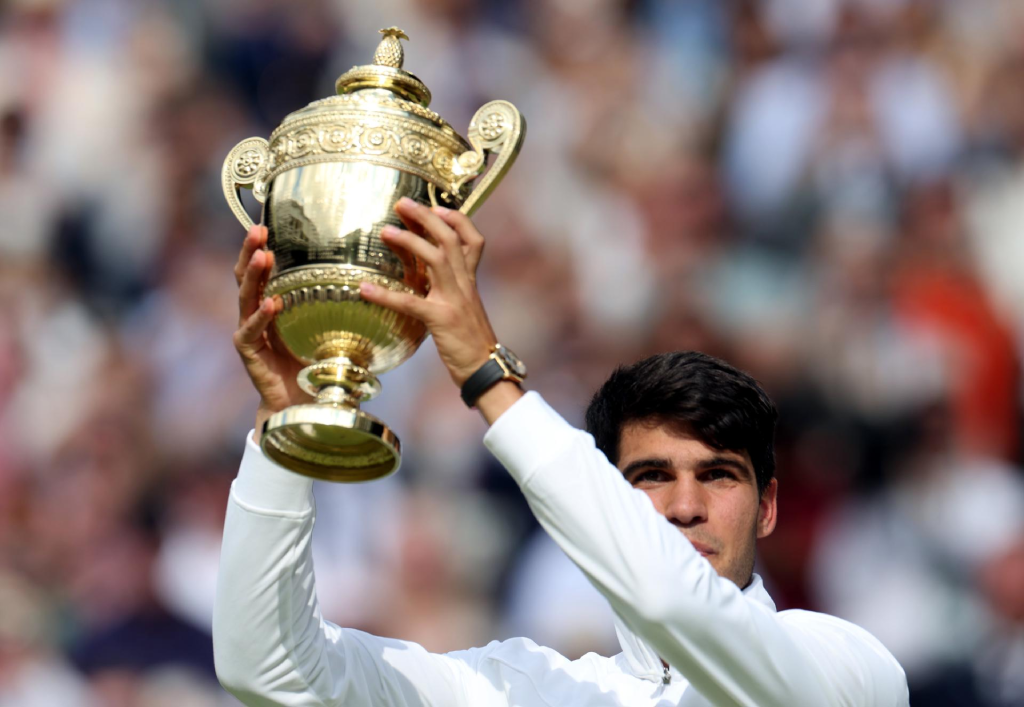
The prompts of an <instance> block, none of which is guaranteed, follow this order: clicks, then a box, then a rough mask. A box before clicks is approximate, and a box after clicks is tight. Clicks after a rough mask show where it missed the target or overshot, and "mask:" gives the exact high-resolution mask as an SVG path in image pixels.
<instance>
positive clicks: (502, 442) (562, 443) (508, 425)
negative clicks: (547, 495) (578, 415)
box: [484, 390, 579, 485]
mask: <svg viewBox="0 0 1024 707" xmlns="http://www.w3.org/2000/svg"><path fill="white" fill-rule="evenodd" d="M578 433H579V430H577V429H576V428H575V427H573V426H572V425H570V424H569V423H568V422H566V421H565V419H564V418H563V417H562V416H561V415H559V414H558V413H557V412H555V411H554V410H553V409H552V408H551V407H550V406H549V405H548V404H547V403H546V402H544V398H542V397H541V396H540V395H539V394H538V393H537V392H535V391H532V390H531V391H530V392H528V393H527V394H526V395H524V396H523V397H521V398H519V400H517V401H516V402H515V403H513V404H512V407H510V408H509V409H508V410H506V411H505V412H504V413H503V414H502V415H501V417H499V418H498V419H497V420H495V422H494V424H493V425H491V427H490V429H489V430H487V434H485V435H484V445H486V447H487V448H488V449H489V450H491V453H492V454H494V456H495V457H496V458H497V459H498V461H499V462H501V464H502V465H503V466H504V467H505V468H506V469H508V471H509V473H510V474H512V476H513V478H515V480H516V481H517V482H518V483H519V484H520V485H525V484H526V483H528V482H529V480H530V477H531V476H532V474H533V472H534V470H535V469H537V468H538V467H540V466H541V465H542V464H545V463H546V462H549V461H550V460H551V458H552V457H553V456H555V455H557V454H558V453H559V452H561V451H562V450H563V449H565V448H566V447H567V446H569V445H570V444H571V443H572V440H573V437H574V436H575V435H576V434H578Z"/></svg>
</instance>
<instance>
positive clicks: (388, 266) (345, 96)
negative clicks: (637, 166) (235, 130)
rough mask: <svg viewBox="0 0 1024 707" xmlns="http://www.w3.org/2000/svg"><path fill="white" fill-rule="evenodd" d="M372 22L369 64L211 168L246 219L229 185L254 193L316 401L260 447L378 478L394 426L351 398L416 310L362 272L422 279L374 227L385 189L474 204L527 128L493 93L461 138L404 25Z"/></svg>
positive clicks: (293, 342)
mask: <svg viewBox="0 0 1024 707" xmlns="http://www.w3.org/2000/svg"><path fill="white" fill-rule="evenodd" d="M381 34H383V35H384V38H383V39H382V41H381V43H380V45H379V46H378V48H377V52H376V53H375V55H374V61H375V63H374V64H372V65H366V66H357V67H354V68H353V69H352V70H350V71H348V72H346V73H345V74H343V75H342V76H341V77H339V78H338V81H337V90H338V94H339V95H337V96H331V97H329V98H324V99H321V100H318V101H314V102H313V103H310V104H309V105H307V106H306V107H304V108H302V109H300V110H297V111H295V112H293V113H291V114H289V115H288V116H286V117H285V119H284V121H283V122H282V123H281V125H280V126H278V127H277V128H276V129H275V130H274V131H273V132H272V133H271V135H270V140H269V142H268V141H267V140H264V139H263V138H259V137H253V138H248V139H246V140H243V141H242V142H240V143H238V145H236V146H235V147H234V148H233V149H232V150H231V152H230V153H229V154H228V156H227V158H226V159H225V161H224V166H223V169H222V183H223V190H224V196H225V198H226V199H227V201H228V205H229V206H230V207H231V210H232V212H233V213H234V214H235V217H236V218H237V219H238V220H239V222H240V223H241V224H242V225H243V226H245V227H246V228H248V227H250V226H251V225H252V221H251V219H250V218H249V216H248V214H247V213H246V211H245V209H244V208H243V205H242V202H241V198H240V194H239V189H243V188H244V189H252V190H253V195H254V196H255V198H256V200H257V201H259V202H260V203H261V204H263V214H262V218H261V221H262V223H264V224H265V225H266V226H267V228H268V231H269V236H268V239H267V248H268V249H269V250H271V251H273V253H274V256H275V261H274V270H273V272H272V273H271V277H270V281H269V282H268V283H267V287H266V290H265V294H266V295H269V296H280V297H281V299H282V301H283V303H284V308H283V311H281V312H280V313H279V314H278V315H277V317H276V318H275V323H274V326H275V328H276V330H277V334H278V335H279V336H280V338H281V341H282V342H283V343H284V344H285V346H286V347H287V348H288V350H289V351H290V352H291V353H292V354H293V355H295V357H296V358H297V359H299V360H300V361H302V362H303V363H306V364H308V365H307V367H306V368H305V369H304V370H303V371H302V373H300V375H299V381H300V385H302V387H303V389H304V390H306V391H307V392H310V393H311V394H314V395H315V396H316V400H317V402H315V403H311V404H308V405H299V406H293V407H291V408H288V409H287V410H284V411H282V412H281V413H278V414H277V415H275V416H274V417H272V418H271V421H273V424H270V423H268V427H267V434H265V436H264V450H265V451H266V452H267V454H268V455H269V456H271V457H272V458H274V459H275V460H277V461H279V462H280V463H281V464H283V465H284V466H287V467H288V468H291V469H293V470H294V471H297V472H299V473H303V474H308V475H310V476H314V477H316V478H330V479H331V480H365V479H370V478H377V477H378V476H380V475H382V473H383V470H384V469H385V468H387V469H389V470H390V471H393V470H394V468H397V465H398V455H399V451H398V440H397V438H395V437H394V435H393V434H392V433H391V432H390V430H388V429H387V427H386V425H384V424H383V423H381V422H380V421H379V420H376V418H372V417H371V416H368V415H365V414H364V413H362V412H360V411H359V410H358V405H359V403H360V402H361V401H363V400H367V399H369V398H371V397H373V396H374V395H376V394H377V392H378V391H379V390H380V384H379V382H378V381H377V378H376V376H377V375H379V374H380V373H383V372H385V371H388V370H390V369H392V368H394V367H395V366H397V365H399V364H400V363H402V362H403V361H405V360H406V359H408V358H409V356H411V355H412V354H413V353H414V352H415V351H416V349H417V347H418V346H419V345H420V343H421V342H422V341H423V338H424V337H425V336H426V328H425V327H424V325H423V324H422V322H419V321H418V320H415V319H413V318H411V317H407V316H404V315H400V314H398V313H397V312H395V311H393V310H390V309H386V308H383V307H380V306H377V305H374V304H370V303H368V302H364V301H363V300H362V298H361V297H360V295H359V283H360V282H373V283H374V284H377V285H379V286H381V287H387V288H388V289H391V290H393V291H400V292H406V293H411V294H414V295H418V296H421V297H422V296H425V295H426V293H427V291H428V287H429V283H428V280H427V276H426V269H425V266H424V264H423V263H422V262H420V261H419V260H418V259H416V258H413V257H411V256H408V255H403V256H399V255H398V254H396V253H395V252H393V251H392V250H391V249H390V248H388V247H387V246H386V245H384V242H383V241H382V240H381V238H380V231H381V229H382V228H383V227H384V226H385V225H386V224H393V225H397V226H401V225H402V224H401V221H400V220H399V219H398V216H397V215H396V214H395V212H394V205H395V202H396V201H398V199H400V198H401V197H403V196H406V197H409V198H411V199H414V200H416V201H418V202H420V203H422V204H432V205H444V206H447V207H449V208H458V209H461V210H462V211H463V212H464V213H467V214H471V213H472V212H473V211H475V210H476V209H477V208H479V206H480V205H481V204H482V203H483V201H484V200H485V199H486V198H487V196H488V195H489V194H490V193H491V191H493V189H494V188H495V186H497V184H498V182H499V181H500V180H501V178H502V177H503V176H504V174H505V173H506V172H507V170H508V169H509V168H510V167H511V166H512V163H513V162H514V161H515V158H516V155H517V154H518V152H519V149H520V147H521V146H522V142H523V138H524V136H525V131H526V122H525V120H524V119H523V117H522V115H521V114H520V113H519V111H518V110H517V109H516V108H515V106H513V105H512V104H511V103H508V102H507V101H491V102H490V103H487V104H486V105H485V106H483V107H482V108H481V109H480V110H479V111H477V113H476V115H475V116H474V117H473V120H472V121H471V123H470V127H469V133H468V136H469V139H468V140H466V139H463V138H462V137H460V136H459V135H458V134H457V133H456V132H455V130H453V129H452V127H451V126H450V125H449V124H448V123H446V122H445V121H444V120H443V119H442V118H441V117H440V116H439V115H438V114H437V113H435V112H434V111H432V110H430V108H429V107H428V105H429V103H430V91H429V90H428V89H427V87H426V86H425V85H424V84H423V83H422V82H421V81H420V80H419V79H418V78H417V77H416V76H414V75H413V74H411V73H409V72H408V71H406V70H405V69H403V68H402V65H403V62H404V50H403V49H402V45H401V42H400V40H401V39H408V37H406V36H405V33H404V32H402V31H401V30H400V29H398V28H396V27H391V28H388V29H385V30H381ZM489 156H493V158H494V159H493V163H492V165H491V167H490V168H489V169H487V159H488V157H489ZM485 170H486V171H485ZM481 175H482V176H481ZM478 178H479V179H478ZM474 180H476V184H475V186H474ZM368 421H372V422H368ZM339 469H344V471H343V472H342V471H338V470H339ZM390 471H387V473H390Z"/></svg>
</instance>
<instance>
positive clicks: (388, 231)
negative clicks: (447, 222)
mask: <svg viewBox="0 0 1024 707" xmlns="http://www.w3.org/2000/svg"><path fill="white" fill-rule="evenodd" d="M380 237H381V240H383V241H384V242H385V243H386V244H387V245H389V246H391V247H393V248H399V249H401V250H404V251H407V252H408V253H410V254H411V255H414V256H416V257H418V258H419V259H420V260H422V261H423V262H424V263H426V264H427V269H428V273H427V274H428V276H429V277H430V283H431V285H434V286H441V287H452V286H457V285H458V281H457V280H456V278H455V274H454V273H453V272H452V267H451V263H450V262H449V261H448V256H447V254H446V253H445V252H444V250H443V249H441V248H439V247H438V246H435V245H432V244H431V243H428V242H427V240H426V239H425V238H422V237H420V236H417V235H416V234H415V233H411V232H409V231H403V230H402V229H400V228H398V227H396V226H392V225H390V224H389V225H387V226H385V227H384V228H382V229H381V232H380Z"/></svg>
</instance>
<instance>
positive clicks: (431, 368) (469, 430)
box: [0, 0, 1024, 707]
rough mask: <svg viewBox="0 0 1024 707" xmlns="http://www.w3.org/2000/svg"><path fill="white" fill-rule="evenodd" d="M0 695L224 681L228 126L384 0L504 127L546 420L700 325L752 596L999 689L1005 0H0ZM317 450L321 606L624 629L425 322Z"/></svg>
mask: <svg viewBox="0 0 1024 707" xmlns="http://www.w3.org/2000/svg"><path fill="white" fill-rule="evenodd" d="M0 13H2V16H0V218H2V221H0V224H2V225H0V296H2V301H3V302H4V306H2V307H0V707H14V706H15V705H16V706H18V707H42V706H47V707H48V706H50V705H61V706H63V707H80V706H89V707H93V706H106V705H111V706H114V707H130V706H131V707H134V706H139V707H157V706H160V707H162V706H164V705H196V706H205V705H211V706H213V705H228V704H234V702H233V701H232V700H231V698H229V697H228V696H227V695H226V694H225V693H223V692H222V691H221V690H220V688H219V687H218V686H217V684H216V681H215V679H214V676H213V667H212V649H211V646H210V638H209V630H210V612H211V606H212V601H213V592H214V587H215V583H216V572H217V560H218V552H219V543H220V533H221V526H222V522H223V515H224V508H225V503H226V498H227V493H228V488H229V485H230V482H231V480H232V478H233V476H234V474H235V472H236V469H237V464H238V461H239V459H240V456H241V452H242V449H243V445H244V440H245V435H246V434H247V432H248V430H249V429H250V427H251V425H252V420H253V417H254V414H255V408H256V402H257V401H256V398H255V394H254V392H253V391H252V390H251V388H250V386H249V384H248V381H247V379H246V377H245V374H244V372H243V369H242V367H241V365H240V362H239V361H238V358H237V355H236V354H235V352H234V350H233V348H232V344H231V334H232V332H233V331H234V329H235V326H236V324H237V310H236V295H235V283H234V280H233V276H232V266H233V264H234V261H235V259H236V258H237V252H238V249H239V247H240V245H241V241H242V237H243V232H242V230H241V228H240V226H239V225H238V223H237V222H236V221H235V219H234V217H233V216H232V214H231V212H230V210H229V209H228V207H227V205H226V204H225V203H224V199H223V196H222V194H221V187H220V170H221V162H222V160H223V158H224V156H225V155H226V154H227V152H228V150H229V149H230V148H231V147H232V146H233V145H234V144H235V143H236V142H237V141H238V140H240V139H242V138H245V137H248V136H251V135H259V136H264V137H266V136H268V135H269V133H270V131H271V130H272V129H273V128H274V127H276V126H277V124H278V123H279V122H280V121H281V119H282V118H283V117H284V116H285V115H286V114H287V113H289V112H291V111H293V110H296V109H298V108H300V107H302V106H304V105H305V104H306V103H307V102H309V101H311V100H314V99H316V98H319V97H322V96H326V95H329V94H331V93H332V92H333V84H334V80H335V78H336V77H337V76H338V75H339V74H340V73H342V72H343V71H345V70H347V69H348V68H350V67H351V66H353V65H356V64H365V63H369V62H370V59H371V57H372V53H373V49H374V47H375V46H376V44H377V41H378V40H379V35H378V34H377V30H378V29H379V28H381V27H387V26H390V25H399V26H401V27H402V28H403V29H405V31H406V32H407V33H408V34H409V36H410V37H411V40H410V41H409V42H408V43H407V46H406V57H407V58H406V68H407V69H409V70H411V71H413V72H414V73H416V74H417V75H418V76H419V77H420V78H422V79H423V80H424V81H425V82H426V83H427V85H428V86H430V88H431V90H432V91H433V95H434V100H433V103H432V107H433V108H434V109H436V110H437V111H438V112H439V113H441V114H442V115H443V116H444V117H445V118H446V119H447V120H448V121H449V122H450V123H451V124H452V125H453V126H454V127H455V128H456V129H457V130H459V131H460V132H462V133H463V134H464V133H465V129H466V127H467V126H468V122H469V119H470V117H471V116H472V115H473V113H474V112H475V110H476V109H477V108H478V107H479V106H480V105H481V104H483V103H484V102H486V101H488V100H491V99H494V98H504V99H507V100H510V101H512V102H513V103H515V104H516V105H517V106H518V107H519V108H520V109H521V110H522V112H523V113H524V114H525V115H526V117H527V120H528V124H529V129H528V134H527V138H526V142H525V146H524V150H523V152H522V154H521V156H520V158H519V161H518V162H517V163H516V165H515V166H514V168H513V169H512V171H511V172H510V174H509V176H508V177H507V179H506V180H505V181H504V182H503V183H502V185H501V186H500V187H499V188H498V189H497V190H496V191H495V193H494V195H493V196H492V197H491V199H490V200H489V201H488V203H487V204H486V205H485V206H484V208H483V209H482V210H481V211H480V212H479V214H478V216H477V218H476V219H475V220H476V222H477V225H478V226H479V228H480V230H481V231H482V232H483V233H484V234H485V236H486V238H487V241H488V245H487V249H486V252H485V256H484V264H483V267H482V271H481V275H480V281H481V283H482V288H483V296H484V299H485V302H486V303H487V305H488V308H489V311H490V314H491V316H492V319H493V323H494V326H495V329H496V331H497V332H498V333H499V335H500V338H501V341H502V342H503V343H505V344H507V345H508V346H509V347H511V348H512V349H513V350H515V351H516V352H517V353H518V354H519V355H520V356H521V357H522V358H523V359H524V360H526V362H527V363H528V365H529V367H530V370H531V378H530V380H529V384H530V385H529V387H531V388H534V389H536V390H539V391H540V392H542V394H543V395H544V396H545V397H546V399H547V400H548V401H549V402H551V403H552V404H553V405H554V406H555V407H556V408H557V409H558V410H559V411H561V412H562V413H563V414H564V415H565V416H566V417H567V418H568V419H569V420H571V421H572V422H574V423H577V424H578V423H580V422H581V418H582V411H583V409H584V407H585V405H586V403H587V401H588V399H589V396H590V395H591V393H592V392H593V391H594V390H595V389H596V387H597V386H598V385H599V384H600V383H601V382H602V381H603V380H604V378H605V377H606V376H607V375H608V374H609V373H610V372H611V370H612V369H613V368H614V367H615V366H616V365H618V364H620V363H628V362H631V361H633V360H636V359H637V358H639V357H641V356H643V355H646V354H649V353H654V352H657V351H664V350H671V349H699V350H702V351H706V352H708V353H711V354H714V355H719V356H722V357H724V358H725V359H726V360H728V361H730V362H732V363H734V364H736V365H738V366H740V367H742V368H744V369H746V370H748V371H750V372H751V373H753V374H754V375H755V376H756V377H757V378H758V379H759V380H761V381H762V382H763V383H764V385H765V386H766V388H767V389H768V390H769V392H770V393H771V395H772V396H773V398H774V399H775V400H776V402H777V403H778V405H779V408H780V411H781V422H780V428H779V433H778V440H777V453H778V462H779V464H778V466H779V479H780V488H781V493H780V522H779V526H778V530H777V531H776V533H775V535H774V536H773V537H772V538H770V539H768V540H767V541H765V542H764V543H763V544H762V547H761V553H760V556H759V569H758V571H759V572H761V573H762V575H763V576H764V577H765V581H766V584H767V586H768V587H769V590H770V592H771V593H772V595H773V596H774V598H775V600H776V602H777V603H778V604H779V606H780V608H790V607H802V608H810V609H815V610H821V611H826V612H830V613H834V614H837V615H839V616H842V617H844V618H847V619H850V620H852V621H855V622H856V623H858V624H861V625H862V626H864V627H866V628H867V629H868V630H870V631H872V632H873V633H874V634H875V635H876V636H878V637H879V638H880V639H881V640H882V642H883V643H885V644H886V646H887V647H888V648H889V649H890V650H892V652H893V653H894V654H895V655H896V657H897V658H898V659H899V660H900V662H901V663H902V665H903V666H904V668H905V669H906V671H907V674H908V678H909V682H910V687H911V696H912V703H913V704H915V705H979V706H984V707H1010V706H1011V705H1017V706H1019V705H1022V704H1024V472H1022V471H1021V467H1020V464H1021V461H1022V455H1024V448H1022V444H1021V431H1022V420H1021V402H1022V390H1024V388H1022V381H1021V375H1020V368H1021V350H1022V346H1024V4H1022V3H1020V2H1017V1H1016V0H746V1H744V0H732V1H726V0H374V1H373V2H370V0H364V1H360V2H352V1H348V2H344V1H342V0H216V1H215V0H9V1H8V2H6V3H4V5H3V8H2V10H0ZM382 382H383V385H384V392H383V394H382V395H381V396H380V398H379V399H378V400H376V401H374V402H372V403H370V404H369V405H368V406H367V408H368V409H369V410H370V411H371V412H374V413H375V414H377V415H378V416H379V417H381V418H382V419H384V420H385V421H386V422H387V423H388V424H390V425H391V426H392V427H393V428H394V429H395V431H396V432H397V434H398V435H399V436H400V437H401V438H402V441H403V447H404V451H405V456H404V460H403V467H402V469H401V471H400V472H399V473H398V474H397V475H395V476H393V477H391V478H389V479H387V480H385V481H381V482H377V483H373V484H366V485H360V486H353V487H349V486H338V485H318V486H317V489H316V494H317V500H318V524H317V531H316V540H315V543H316V550H315V552H316V555H317V557H316V562H317V580H318V587H319V597H320V601H321V603H322V605H323V609H324V613H325V614H326V616H327V617H328V618H330V619H332V620H334V621H336V622H339V623H341V624H344V625H348V626H353V627H357V628H362V629H365V630H369V631H373V632H376V633H380V634H382V635H388V636H397V637H401V638H405V639H410V640H416V641H419V642H421V643H423V644H424V645H425V646H427V647H428V648H430V649H432V650H437V651H444V650H452V649H458V648H464V647H468V646H470V645H481V644H483V643H485V642H487V641H488V640H490V639H492V638H500V637H508V636H513V635H526V636H529V637H531V638H533V639H535V640H536V641H538V642H540V643H545V644H548V645H551V646H553V647H555V648H558V649H560V650H562V651H564V652H566V653H567V654H569V655H573V656H576V655H580V654H582V653H584V652H587V651H591V650H594V651H598V652H604V653H606V654H612V653H614V652H617V651H618V648H617V646H616V642H615V636H614V631H613V630H612V627H611V623H610V621H608V620H607V617H608V611H609V610H608V608H607V607H606V605H605V604H604V602H603V600H602V599H601V598H600V597H599V596H598V595H597V594H596V593H595V592H594V590H593V589H591V588H590V587H589V585H588V584H587V582H586V581H585V579H584V578H583V577H582V575H581V574H580V573H579V572H578V571H577V570H576V569H575V568H574V567H573V566H572V565H571V564H570V563H569V562H568V561H567V560H566V559H565V558H564V556H563V555H562V554H561V552H560V551H559V550H558V549H557V548H555V547H554V546H553V544H552V543H551V542H550V541H549V540H548V539H547V538H546V536H544V535H543V534H542V533H540V532H539V530H538V527H537V526H536V524H535V523H534V522H533V520H532V518H531V516H530V515H529V512H528V510H527V509H526V507H525V504H524V502H523V501H522V499H521V497H520V496H519V493H518V491H517V489H516V488H515V486H514V484H513V483H512V482H511V481H510V480H509V478H508V477H507V476H506V475H505V474H504V473H503V472H502V470H501V469H500V468H499V467H498V466H497V465H496V463H495V462H494V460H493V459H491V458H490V457H489V456H488V455H487V453H486V452H485V450H484V448H483V447H482V445H481V436H482V433H483V431H484V425H483V423H482V421H481V420H480V419H478V417H477V416H476V414H475V413H473V412H470V411H468V410H467V409H465V407H464V406H463V404H462V402H461V400H460V399H459V396H458V391H457V390H456V389H455V388H454V386H452V385H451V383H450V381H449V380H448V378H447V375H446V373H445V371H444V369H443V368H442V367H441V365H440V363H439V362H438V361H437V360H436V357H435V355H434V353H433V351H432V350H431V346H430V342H429V341H428V342H427V343H426V344H424V346H423V347H422V349H421V350H420V352H419V353H417V355H416V356H415V357H414V358H413V359H412V360H410V361H409V362H408V363H406V364H404V365H403V366H401V367H399V368H398V369H396V370H394V371H392V372H391V373H388V374H386V375H385V376H383V379H382Z"/></svg>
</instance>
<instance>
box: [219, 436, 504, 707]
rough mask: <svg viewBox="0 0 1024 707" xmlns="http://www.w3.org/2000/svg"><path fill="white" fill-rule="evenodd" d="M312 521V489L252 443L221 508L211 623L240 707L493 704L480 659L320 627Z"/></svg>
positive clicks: (225, 678)
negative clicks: (222, 520)
mask: <svg viewBox="0 0 1024 707" xmlns="http://www.w3.org/2000/svg"><path fill="white" fill-rule="evenodd" d="M314 516H315V511H314V506H313V495H312V482H311V481H310V480H309V479H306V478H304V477H301V476H298V475H296V474H292V473H291V472H288V471H286V470H284V469H283V468H281V467H279V466H277V465H276V464H274V463H273V462H271V461H270V460H268V459H267V458H266V457H264V456H263V454H262V452H261V451H260V449H259V447H258V446H257V445H256V444H255V443H254V442H252V440H251V438H250V440H249V441H248V443H247V445H246V451H245V455H244V457H243V459H242V464H241V469H240V470H239V474H238V478H237V479H235V481H234V483H233V484H232V487H231V496H230V499H229V501H228V510H227V517H226V519H225V524H224V541H223V546H222V550H221V560H220V574H219V577H218V582H217V599H216V604H215V608H214V616H213V646H214V660H215V662H216V667H217V676H218V678H219V679H220V681H221V683H222V684H223V685H224V687H225V688H226V689H227V690H228V691H229V692H231V693H232V694H234V695H235V696H236V697H238V699H240V700H241V701H242V702H243V703H245V704H247V705H288V706H297V705H342V704H344V705H345V706H346V707H362V706H364V705H366V706H369V705H395V706H408V707H413V706H415V707H427V706H428V705H467V706H468V705H474V706H476V705H480V704H485V703H486V704H495V701H494V695H493V694H492V693H493V688H492V687H490V686H489V685H488V684H484V683H485V681H483V679H482V678H481V676H480V674H479V661H480V660H481V656H482V655H483V654H484V651H486V649H475V650H471V651H461V652H459V653H451V654H447V655H440V654H434V653H429V652H427V651H426V650H425V649H424V648H423V647H421V646H419V645H417V644H415V643H410V642H407V641H399V640H393V639H386V638H379V637H377V636H371V635H369V634H367V633H363V632H361V631H355V630H352V629H342V628H339V627H338V626H336V625H334V624H332V623H330V622H329V621H326V620H324V618H323V617H322V616H321V614H320V609H319V605H318V603H317V598H316V588H315V586H314V575H313V559H312V550H311V544H312V530H313V522H314Z"/></svg>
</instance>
